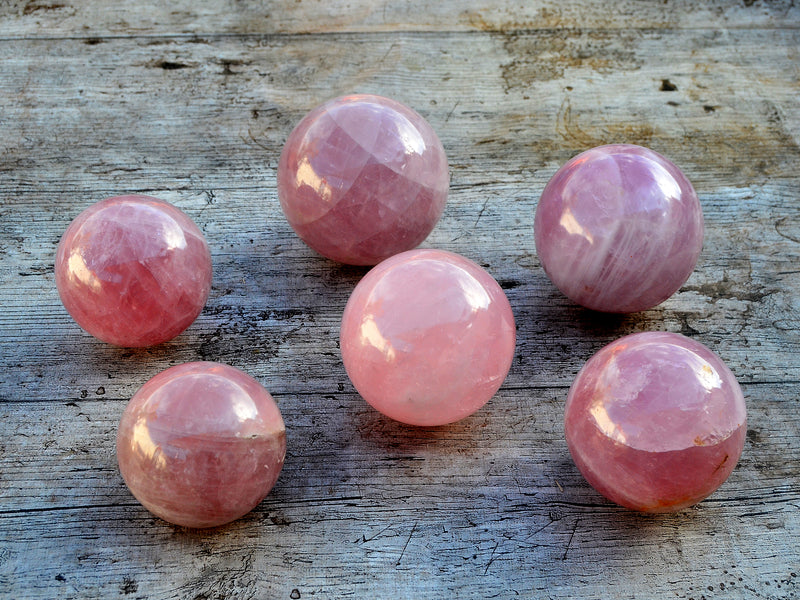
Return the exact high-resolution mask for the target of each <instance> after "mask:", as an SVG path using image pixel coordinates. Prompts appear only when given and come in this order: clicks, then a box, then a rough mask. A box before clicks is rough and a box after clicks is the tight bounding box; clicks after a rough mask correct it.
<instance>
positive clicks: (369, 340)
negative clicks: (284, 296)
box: [341, 250, 516, 425]
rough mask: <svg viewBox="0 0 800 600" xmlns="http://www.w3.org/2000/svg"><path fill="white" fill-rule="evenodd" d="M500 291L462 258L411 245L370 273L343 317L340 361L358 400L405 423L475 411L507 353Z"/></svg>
mask: <svg viewBox="0 0 800 600" xmlns="http://www.w3.org/2000/svg"><path fill="white" fill-rule="evenodd" d="M515 341H516V331H515V327H514V316H513V314H512V312H511V306H510V305H509V303H508V299H507V298H506V296H505V294H504V293H503V290H502V289H501V288H500V286H499V285H498V284H497V282H496V281H495V280H494V279H492V277H491V275H489V274H488V273H487V272H486V271H484V270H483V269H482V268H480V267H479V266H478V265H476V264H475V263H473V262H472V261H470V260H467V259H466V258H463V257H462V256H459V255H457V254H453V253H451V252H444V251H440V250H411V251H408V252H403V253H401V254H398V255H396V256H393V257H392V258H389V259H387V260H385V261H384V262H382V263H381V264H379V265H378V266H377V267H375V268H374V269H372V270H371V271H370V272H369V273H367V275H366V276H365V277H364V278H363V279H362V280H361V281H360V282H359V284H358V285H357V286H356V288H355V290H354V291H353V293H352V295H351V296H350V299H349V301H348V302H347V306H346V308H345V311H344V316H343V317H342V328H341V350H342V359H343V361H344V366H345V368H346V369H347V374H348V375H349V376H350V380H351V381H352V382H353V385H354V386H355V388H356V389H357V390H358V392H359V393H360V394H361V396H362V397H363V398H364V399H365V400H366V401H367V402H368V403H369V404H371V405H372V406H373V407H374V408H375V409H377V410H379V411H380V412H382V413H383V414H385V415H387V416H389V417H391V418H393V419H396V420H397V421H401V422H403V423H408V424H411V425H444V424H447V423H452V422H454V421H458V420H459V419H463V418H464V417H466V416H468V415H471V414H472V413H474V412H475V411H476V410H478V409H479V408H480V407H482V406H483V405H484V404H485V403H486V402H487V401H488V400H489V398H491V397H492V396H493V395H494V393H495V392H496V391H497V390H498V388H499V387H500V385H501V384H502V383H503V380H504V379H505V377H506V375H507V374H508V370H509V368H510V366H511V360H512V359H513V357H514V347H515Z"/></svg>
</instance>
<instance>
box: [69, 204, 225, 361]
mask: <svg viewBox="0 0 800 600" xmlns="http://www.w3.org/2000/svg"><path fill="white" fill-rule="evenodd" d="M55 275H56V286H57V287H58V293H59V295H60V296H61V301H62V302H63V303H64V306H65V307H66V309H67V311H68V312H69V314H70V315H72V317H73V318H74V319H75V321H77V322H78V325H80V326H81V327H83V328H84V329H85V330H86V331H88V332H89V333H90V334H92V335H93V336H95V337H96V338H99V339H101V340H103V341H104V342H108V343H110V344H115V345H117V346H125V347H141V346H153V345H155V344H160V343H161V342H165V341H167V340H170V339H172V338H173V337H175V336H176V335H178V334H179V333H181V332H182V331H183V330H184V329H186V328H187V327H188V326H189V325H191V323H192V322H193V321H194V320H195V319H196V318H197V316H198V315H199V314H200V311H201V310H202V309H203V306H204V305H205V303H206V300H207V299H208V294H209V292H210V290H211V254H210V253H209V251H208V246H207V245H206V241H205V238H204V237H203V234H202V233H201V231H200V230H199V229H198V228H197V225H195V224H194V222H192V220H191V219H190V218H189V217H188V216H186V214H184V213H183V212H181V211H180V210H178V209H177V208H175V207H174V206H172V205H171V204H168V203H167V202H164V201H163V200H159V199H158V198H151V197H150V196H117V197H115V198H108V199H106V200H103V201H102V202H98V203H97V204H94V205H93V206H90V207H89V208H87V209H86V210H85V211H83V212H82V213H81V214H80V215H78V216H77V217H76V219H75V220H74V221H73V222H72V223H71V224H70V226H69V227H68V228H67V231H66V232H65V233H64V235H63V236H62V238H61V242H60V243H59V245H58V250H57V253H56V265H55Z"/></svg>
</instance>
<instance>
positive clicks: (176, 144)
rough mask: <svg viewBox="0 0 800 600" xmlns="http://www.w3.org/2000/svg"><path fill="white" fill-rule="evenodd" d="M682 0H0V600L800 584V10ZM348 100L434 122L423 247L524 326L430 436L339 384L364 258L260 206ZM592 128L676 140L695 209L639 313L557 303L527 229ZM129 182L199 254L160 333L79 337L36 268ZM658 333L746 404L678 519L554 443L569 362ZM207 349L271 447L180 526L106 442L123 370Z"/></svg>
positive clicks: (581, 592) (47, 278) (674, 153)
mask: <svg viewBox="0 0 800 600" xmlns="http://www.w3.org/2000/svg"><path fill="white" fill-rule="evenodd" d="M696 4H698V3H689V2H683V1H679V2H661V1H659V2H627V1H625V2H621V3H611V2H581V1H578V0H571V1H565V2H560V3H555V2H530V3H515V2H505V1H500V2H491V3H489V2H480V1H478V0H470V1H469V2H440V3H424V2H418V1H411V0H409V1H407V2H393V3H389V2H366V1H364V2H359V1H351V2H337V1H332V2H313V1H309V0H303V1H302V2H295V1H294V0H292V1H291V2H290V1H288V0H286V1H283V2H264V3H259V2H252V1H235V2H234V1H233V0H230V1H226V2H210V1H209V2H184V1H183V0H178V1H174V2H171V3H151V4H150V5H148V3H140V2H128V1H121V2H117V3H114V4H112V3H108V2H102V1H100V0H87V1H86V2H81V3H78V2H72V1H70V0H59V1H58V2H38V1H21V2H15V1H11V2H5V3H3V4H0V64H1V65H2V66H3V69H2V75H0V261H2V263H0V264H2V268H1V269H0V307H2V310H0V366H2V370H0V597H8V598H15V599H16V598H42V599H45V598H76V599H77V598H143V599H156V598H175V599H190V600H201V599H205V600H211V599H212V598H213V599H215V600H218V599H220V600H221V599H225V600H231V599H234V598H236V599H238V598H295V599H296V598H309V597H313V598H342V597H352V596H355V597H367V598H387V597H399V598H420V597H431V598H434V597H435V598H453V597H457V598H611V597H614V598H617V597H618V598H684V599H688V598H694V599H695V600H699V599H700V598H707V599H711V598H774V599H784V598H787V599H788V598H796V597H798V595H799V591H798V579H797V574H798V573H800V550H798V548H797V540H798V539H800V513H799V510H800V420H799V418H798V414H800V411H798V395H799V394H800V363H798V360H797V358H796V357H797V356H798V353H799V352H800V337H799V336H798V334H797V331H798V328H800V269H798V267H797V265H798V261H800V225H798V223H800V197H799V196H800V50H799V48H800V31H798V29H799V28H800V10H798V8H797V7H796V6H795V4H794V3H793V2H789V1H783V2H782V1H774V2H761V1H753V2H750V1H747V2H741V3H738V2H724V1H721V0H714V1H712V2H707V3H702V5H701V6H696ZM154 5H155V6H154ZM673 88H674V89H673ZM353 91H359V92H370V93H379V94H383V95H386V96H391V97H394V98H396V99H398V100H400V101H402V102H404V103H406V104H408V105H410V106H412V107H414V108H415V109H416V110H418V111H419V112H421V113H422V114H423V115H424V116H425V117H426V118H427V119H428V120H429V121H430V122H431V124H432V125H433V127H434V128H435V129H436V131H437V132H438V133H439V135H440V137H441V139H442V141H443V143H444V146H445V148H446V150H447V153H448V158H449V160H450V164H451V177H452V182H451V193H450V199H449V202H448V206H447V209H446V211H445V214H444V217H443V218H442V221H441V222H440V224H439V225H438V227H437V228H436V229H435V230H434V232H433V233H432V234H431V236H430V237H429V238H428V240H427V241H426V242H425V244H424V245H425V246H429V247H438V248H444V249H448V250H452V251H455V252H459V253H461V254H464V255H465V256H467V257H469V258H472V259H473V260H475V261H477V262H479V263H480V264H482V265H484V266H485V267H486V268H487V269H488V270H489V272H490V273H491V274H492V275H493V276H494V277H495V278H496V279H497V280H498V281H499V282H500V284H501V286H502V287H503V288H504V289H505V290H506V293H507V294H508V296H509V300H510V301H511V304H512V307H513V309H514V312H515V317H516V319H517V325H518V346H517V353H516V357H515V360H514V364H513V365H512V369H511V373H510V374H509V377H508V379H507V380H506V382H505V384H504V386H503V388H502V389H501V390H500V392H499V393H498V394H497V395H496V396H495V398H493V400H492V401H491V402H490V403H489V404H488V405H487V406H486V407H485V408H484V409H483V410H481V411H480V412H479V413H477V414H476V415H474V416H473V417H471V418H469V419H467V420H465V421H462V422H460V423H457V424H455V425H452V426H449V427H444V428H436V429H417V428H408V427H404V426H401V425H399V424H395V423H393V422H391V421H389V420H387V419H385V418H382V417H381V416H380V415H378V414H377V413H375V412H374V411H372V410H371V409H369V407H367V405H366V404H365V403H364V402H363V401H362V400H361V399H360V398H359V397H358V395H357V394H356V393H355V392H354V390H353V388H352V386H351V385H350V383H349V381H348V379H347V376H346V374H345V372H344V368H343V367H342V365H341V360H340V356H339V351H338V347H337V337H338V328H339V319H340V317H341V311H342V309H343V307H344V304H345V302H346V301H347V297H348V295H349V293H350V291H351V290H352V288H353V286H354V285H355V284H356V282H357V281H358V280H359V278H360V277H361V276H362V275H363V274H364V273H365V272H366V271H365V269H363V268H355V267H345V266H341V265H336V264H334V263H332V262H330V261H327V260H325V259H322V258H320V257H318V256H316V255H315V254H314V253H313V252H312V251H311V250H309V249H308V248H306V247H305V246H304V245H303V243H302V242H301V241H300V240H299V239H298V238H297V237H296V236H295V235H294V234H293V232H292V231H291V229H290V228H289V226H288V225H287V224H286V222H285V220H284V219H283V216H282V214H281V213H280V209H279V206H278V202H277V196H276V191H275V168H276V165H277V159H278V156H279V153H280V150H281V148H282V145H283V142H284V141H285V139H286V137H287V136H288V134H289V132H290V131H291V128H292V127H293V126H294V124H295V123H296V122H297V121H298V120H299V119H300V118H301V117H302V115H303V114H305V112H307V111H308V110H309V109H310V108H312V107H313V106H315V105H316V104H318V103H319V102H322V101H324V100H326V99H328V98H331V97H333V96H336V95H339V94H343V93H348V92H353ZM608 142H630V143H638V144H642V145H647V146H649V147H652V148H653V149H655V150H657V151H659V152H661V153H663V154H665V155H666V156H669V157H670V158H671V159H672V160H673V161H674V162H676V163H677V164H678V165H679V166H681V168H682V169H683V170H684V171H685V172H686V174H687V176H688V177H689V178H690V180H691V181H692V182H693V183H694V185H695V187H696V189H697V191H698V194H699V196H700V199H701V203H702V205H703V209H704V213H705V218H706V241H705V246H704V249H703V253H702V255H701V258H700V261H699V263H698V266H697V269H696V271H695V273H694V274H693V275H692V277H691V278H690V279H689V281H688V282H687V283H686V285H685V286H684V287H683V288H682V289H681V291H680V292H679V293H678V294H676V295H675V296H674V297H673V298H671V299H669V300H668V301H667V302H665V303H664V304H662V305H660V306H659V307H656V308H655V309H652V310H649V311H645V312H643V313H639V314H635V315H628V316H603V315H598V314H595V313H591V312H589V311H585V310H583V309H580V308H578V307H576V306H574V305H572V304H570V302H569V301H567V300H566V299H564V298H563V297H562V296H561V295H560V294H559V293H558V291H557V290H555V289H554V288H553V286H552V285H551V284H550V283H549V281H548V280H547V278H546V276H545V275H544V273H543V271H542V269H541V266H540V264H539V262H538V260H537V258H536V254H535V248H534V244H533V215H534V211H535V208H536V203H537V200H538V196H539V194H540V193H541V190H542V188H543V187H544V185H545V184H546V182H547V180H548V179H549V177H550V176H551V175H552V174H553V173H554V172H555V170H556V169H557V168H558V166H559V165H560V164H562V163H563V162H565V161H566V160H567V159H569V158H570V157H571V156H573V155H574V154H576V153H578V152H580V151H582V150H584V149H586V148H588V147H591V146H594V145H598V144H601V143H608ZM119 193H148V194H152V195H156V196H159V197H162V198H164V199H165V200H168V201H170V202H173V203H174V204H176V205H178V206H179V207H180V208H182V209H183V210H184V211H186V212H187V213H188V214H189V215H190V216H191V217H192V218H193V219H194V220H195V221H196V222H197V223H198V225H199V226H200V227H201V228H202V229H203V231H204V233H205V235H206V237H207V239H208V242H209V245H210V247H211V249H212V255H213V260H214V269H215V270H214V286H213V290H212V294H211V298H210V299H209V302H208V304H207V306H206V308H205V309H204V311H203V313H202V315H201V316H200V317H199V319H198V320H197V321H196V322H195V324H193V325H192V326H191V327H190V328H189V329H188V330H187V331H186V332H185V333H184V334H182V335H181V336H179V337H178V338H176V339H175V340H173V341H171V342H169V343H167V344H164V345H162V346H159V347H156V348H152V349H144V350H125V349H118V348H113V347H110V346H108V345H105V344H102V343H100V342H98V341H96V340H94V339H92V338H91V337H90V336H88V335H87V334H85V333H83V332H82V331H81V330H80V329H79V328H78V327H77V325H75V323H74V322H72V320H71V319H70V318H69V316H68V315H67V313H66V311H65V310H64V309H63V307H62V306H61V304H60V302H59V299H58V295H57V293H56V291H55V286H54V283H53V272H52V270H53V267H52V264H53V257H54V253H55V247H56V244H57V243H58V239H59V237H60V235H61V233H63V231H64V229H65V228H66V226H67V225H68V223H69V222H70V220H71V219H72V218H74V217H75V216H76V215H77V214H78V213H79V212H80V211H81V210H83V209H84V208H85V207H86V206H88V205H89V204H91V203H93V202H95V201H97V200H100V199H102V198H104V197H106V196H109V195H115V194H119ZM653 329H660V330H669V331H677V332H682V333H684V334H686V335H689V336H691V337H693V338H694V339H696V340H698V341H700V342H702V343H705V344H706V345H708V346H709V347H710V348H711V349H712V350H714V351H715V352H717V353H718V354H719V355H720V356H721V357H722V358H723V359H724V360H725V361H726V363H727V364H728V365H729V366H730V367H731V369H732V370H733V371H734V373H735V374H736V376H737V378H738V379H739V381H740V382H741V383H742V385H743V389H744V391H745V396H746V399H747V402H748V409H749V424H748V441H747V445H746V447H745V453H744V455H743V458H742V460H741V462H740V464H739V466H738V467H737V469H736V470H735V471H734V473H733V475H732V476H731V478H730V479H729V480H728V482H727V483H726V484H725V485H723V487H722V488H720V490H718V492H716V493H715V494H714V495H713V496H712V497H711V498H709V499H708V500H706V501H704V502H703V503H701V504H700V505H699V506H698V507H695V508H693V509H690V510H688V511H684V512H682V513H680V514H677V515H667V516H645V515H637V514H633V513H630V512H628V511H625V510H623V509H620V508H617V507H614V506H613V505H611V504H609V503H607V502H606V501H604V500H603V499H602V498H601V497H600V496H598V495H597V494H596V493H595V492H594V491H593V490H592V489H591V488H590V487H588V485H587V484H586V483H585V482H584V481H583V479H582V478H581V476H580V474H579V473H578V472H577V470H576V469H575V467H574V466H573V464H572V462H571V461H570V458H569V454H568V452H567V449H566V444H565V442H564V440H563V426H562V423H561V420H562V411H563V402H564V399H565V398H566V393H567V389H568V387H569V385H570V383H571V381H572V379H573V378H574V376H575V374H576V373H577V371H578V370H579V369H580V367H581V366H582V365H583V363H584V362H585V361H586V360H587V359H588V358H589V357H590V356H591V354H592V353H593V352H595V351H596V350H597V349H599V348H600V347H601V346H603V345H604V344H606V343H608V342H610V341H611V340H613V339H616V338H617V337H619V336H621V335H624V334H627V333H631V332H635V331H645V330H653ZM201 359H202V360H218V361H221V362H225V363H228V364H232V365H234V366H237V367H239V368H242V369H244V370H245V371H247V372H248V373H250V374H251V375H253V376H255V377H256V378H257V379H259V380H260V381H261V382H262V383H264V385H265V386H266V387H267V388H268V389H269V390H270V391H271V392H272V393H273V394H274V395H275V397H276V399H277V400H278V402H279V404H280V407H281V410H282V412H283V415H284V419H285V421H286V424H287V430H288V431H287V434H288V447H289V449H288V456H287V460H286V466H285V468H284V471H283V473H282V474H281V477H280V479H279V481H278V484H277V486H276V488H275V489H274V490H273V492H272V493H271V494H270V496H268V498H267V499H266V500H265V501H264V502H263V503H262V504H261V505H260V506H259V507H258V508H257V509H256V510H255V511H254V512H253V513H252V514H251V515H249V516H247V517H245V518H244V519H242V520H240V521H238V522H236V523H234V524H232V525H229V526H227V527H224V528H220V529H215V530H211V531H206V532H192V531H187V530H183V529H181V528H177V527H172V526H170V525H167V524H166V523H163V522H161V521H159V520H158V519H156V518H154V517H152V516H150V515H149V514H148V513H147V512H146V511H145V510H144V509H143V508H142V507H141V506H140V505H139V504H138V503H137V502H136V501H135V500H134V499H133V497H132V496H131V495H130V494H129V493H128V491H127V489H126V488H125V486H124V484H123V482H122V480H121V478H120V476H119V473H118V469H117V466H116V458H115V456H114V440H115V435H116V425H117V422H118V419H119V417H120V415H121V414H122V411H123V409H124V406H125V403H126V402H127V399H128V398H130V396H131V395H132V394H133V393H134V392H135V391H136V389H138V387H139V386H141V385H142V384H143V383H144V382H145V381H146V380H147V379H148V378H150V377H151V376H153V375H155V374H156V373H158V372H159V371H161V370H163V369H164V368H166V367H168V366H170V365H173V364H177V363H180V362H185V361H190V360H201Z"/></svg>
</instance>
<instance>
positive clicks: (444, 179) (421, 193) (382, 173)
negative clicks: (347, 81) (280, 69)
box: [278, 95, 450, 265]
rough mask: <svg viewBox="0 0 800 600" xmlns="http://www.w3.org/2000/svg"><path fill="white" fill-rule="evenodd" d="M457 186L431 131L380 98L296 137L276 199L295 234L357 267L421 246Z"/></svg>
mask: <svg viewBox="0 0 800 600" xmlns="http://www.w3.org/2000/svg"><path fill="white" fill-rule="evenodd" d="M449 182H450V176H449V172H448V166H447V157H446V156H445V153H444V148H442V144H441V142H440V141H439V138H438V137H437V136H436V133H435V132H434V131H433V129H432V128H431V126H430V125H429V124H428V122H427V121H426V120H425V119H423V118H422V117H421V116H420V115H418V114H417V113H416V112H414V111H413V110H411V109H410V108H408V107H407V106H404V105H403V104H400V103H399V102H396V101H394V100H390V99H389V98H383V97H381V96H371V95H353V96H344V97H341V98H336V99H334V100H331V101H329V102H327V103H325V104H323V105H321V106H319V107H317V108H316V109H314V110H313V111H311V112H310V113H309V114H308V115H306V117H305V118H304V119H303V120H302V121H300V123H299V124H298V125H297V127H295V129H294V131H292V133H291V135H290V136H289V139H288V140H287V141H286V145H285V147H284V149H283V153H282V154H281V158H280V162H279V164H278V198H279V199H280V203H281V208H282V209H283V212H284V214H285V215H286V219H287V220H288V221H289V224H290V225H291V226H292V228H293V229H294V230H295V232H296V233H297V235H299V236H300V238H301V239H302V240H303V241H304V242H305V243H306V244H308V245H309V246H310V247H311V248H313V249H314V250H316V251H317V252H319V253H320V254H322V255H323V256H326V257H328V258H330V259H332V260H335V261H338V262H342V263H347V264H352V265H374V264H377V263H378V262H380V261H382V260H383V259H385V258H388V257H389V256H392V255H394V254H397V253H398V252H402V251H404V250H410V249H411V248H414V247H415V246H417V245H418V244H420V242H422V241H423V240H424V239H425V238H426V237H428V234H429V233H430V232H431V230H432V229H433V228H434V226H435V225H436V222H437V221H438V220H439V217H441V215H442V211H443V210H444V205H445V202H446V200H447V190H448V187H449Z"/></svg>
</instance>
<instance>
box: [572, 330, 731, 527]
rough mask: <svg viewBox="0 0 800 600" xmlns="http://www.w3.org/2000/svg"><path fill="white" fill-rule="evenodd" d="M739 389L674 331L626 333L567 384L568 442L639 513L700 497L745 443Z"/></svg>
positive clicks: (704, 351)
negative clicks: (569, 385) (571, 382)
mask: <svg viewBox="0 0 800 600" xmlns="http://www.w3.org/2000/svg"><path fill="white" fill-rule="evenodd" d="M746 419H747V415H746V411H745V403H744V397H743V396H742V390H741V389H740V388H739V384H738V383H737V382H736V379H735V378H734V376H733V373H731V371H730V369H728V367H727V366H725V364H724V363H723V362H722V360H720V358H719V357H718V356H717V355H716V354H714V353H713V352H711V351H710V350H709V349H708V348H706V347H705V346H703V345H702V344H700V343H698V342H695V341H693V340H691V339H689V338H686V337H684V336H682V335H678V334H676V333H662V332H648V333H637V334H634V335H629V336H626V337H623V338H621V339H619V340H617V341H616V342H613V343H611V344H609V345H608V346H606V347H604V348H603V349H601V350H600V351H599V352H598V353H597V354H595V355H594V356H593V357H592V358H591V359H590V360H589V361H588V362H587V363H586V365H585V366H584V367H583V369H581V371H580V372H579V373H578V376H577V378H576V379H575V382H574V383H573V384H572V388H571V389H570V391H569V396H568V398H567V405H566V415H565V419H564V426H565V430H566V437H567V445H568V446H569V451H570V453H571V454H572V458H573V460H574V461H575V464H576V465H577V466H578V469H580V471H581V473H583V476H584V477H585V478H586V480H587V481H588V482H589V483H590V484H591V485H592V486H593V487H594V488H595V489H596V490H597V491H598V492H600V493H601V494H603V495H604V496H606V497H607V498H608V499H609V500H611V501H613V502H616V503H617V504H620V505H622V506H625V507H627V508H630V509H633V510H638V511H645V512H670V511H676V510H680V509H682V508H685V507H687V506H691V505H693V504H696V503H698V502H700V501H701V500H702V499H703V498H705V497H706V496H708V495H709V494H711V493H712V492H713V491H714V490H716V489H717V488H718V487H719V486H720V485H721V484H722V483H723V482H724V481H725V480H726V479H727V478H728V475H730V473H731V471H733V468H734V467H735V466H736V462H737V461H738V460H739V456H740V455H741V453H742V448H743V447H744V439H745V432H746Z"/></svg>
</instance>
